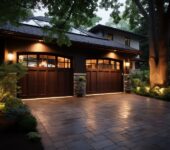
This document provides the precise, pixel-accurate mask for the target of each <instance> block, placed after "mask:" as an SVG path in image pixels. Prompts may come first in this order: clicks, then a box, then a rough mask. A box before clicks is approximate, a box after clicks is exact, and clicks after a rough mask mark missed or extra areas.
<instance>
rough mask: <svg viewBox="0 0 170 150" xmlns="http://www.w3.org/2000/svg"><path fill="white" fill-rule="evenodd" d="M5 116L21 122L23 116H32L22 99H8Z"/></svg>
mask: <svg viewBox="0 0 170 150" xmlns="http://www.w3.org/2000/svg"><path fill="white" fill-rule="evenodd" d="M4 114H5V116H6V117H7V118H9V119H15V120H19V119H20V118H21V117H22V116H24V115H28V114H30V111H29V109H28V108H27V106H26V105H24V104H23V102H22V101H21V99H18V98H15V97H7V98H6V100H5V108H4Z"/></svg>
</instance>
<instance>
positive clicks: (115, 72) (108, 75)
mask: <svg viewBox="0 0 170 150" xmlns="http://www.w3.org/2000/svg"><path fill="white" fill-rule="evenodd" d="M86 69H87V93H107V92H120V91H122V89H123V86H122V85H123V84H122V62H120V61H115V60H108V59H88V60H86Z"/></svg>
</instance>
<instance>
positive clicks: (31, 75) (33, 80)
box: [27, 70, 38, 97]
mask: <svg viewBox="0 0 170 150" xmlns="http://www.w3.org/2000/svg"><path fill="white" fill-rule="evenodd" d="M37 78H38V72H37V71H36V70H29V71H28V76H27V80H28V81H27V82H28V96H30V97H34V96H36V95H37V93H38V88H37V87H38V83H37Z"/></svg>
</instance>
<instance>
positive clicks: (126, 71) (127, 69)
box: [125, 60, 130, 74]
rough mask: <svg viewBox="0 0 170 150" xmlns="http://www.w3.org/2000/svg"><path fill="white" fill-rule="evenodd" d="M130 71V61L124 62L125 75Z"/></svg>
mask: <svg viewBox="0 0 170 150" xmlns="http://www.w3.org/2000/svg"><path fill="white" fill-rule="evenodd" d="M129 69H130V61H129V60H127V61H125V73H126V74H128V73H129Z"/></svg>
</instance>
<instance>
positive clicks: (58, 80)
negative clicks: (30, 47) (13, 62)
mask: <svg viewBox="0 0 170 150" xmlns="http://www.w3.org/2000/svg"><path fill="white" fill-rule="evenodd" d="M18 62H20V63H23V64H24V65H26V66H27V67H28V73H27V75H26V76H25V77H24V78H22V79H21V81H20V83H19V85H21V87H22V93H21V94H20V95H19V96H20V97H24V98H34V97H48V96H67V95H72V94H73V79H72V78H73V72H72V68H71V59H69V58H66V57H61V56H55V55H50V54H49V55H47V54H42V53H40V54H37V53H34V54H32V53H31V54H30V53H27V54H25V53H24V54H18Z"/></svg>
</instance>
